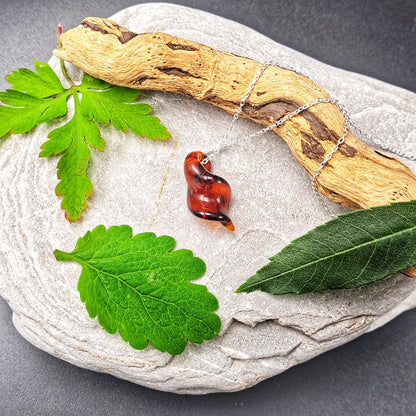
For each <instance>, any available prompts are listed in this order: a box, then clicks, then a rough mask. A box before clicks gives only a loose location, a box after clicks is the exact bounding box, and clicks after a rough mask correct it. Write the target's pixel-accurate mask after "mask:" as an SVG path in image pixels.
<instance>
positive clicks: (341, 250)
mask: <svg viewBox="0 0 416 416" xmlns="http://www.w3.org/2000/svg"><path fill="white" fill-rule="evenodd" d="M269 260H270V263H268V264H267V265H266V266H264V267H263V268H261V269H260V270H258V271H257V273H256V274H255V275H254V276H252V277H250V278H249V279H248V280H247V281H246V282H245V283H243V284H242V285H241V286H240V287H239V288H238V289H237V292H252V291H254V290H262V291H264V292H269V293H271V294H273V295H282V294H285V293H297V294H304V293H309V292H319V291H323V290H329V289H349V288H356V287H360V286H364V285H367V284H369V283H372V282H375V281H377V280H380V279H384V278H385V277H387V276H390V275H391V274H393V273H397V272H400V271H402V270H404V269H407V268H409V267H413V266H415V265H416V201H410V202H399V203H394V204H391V205H386V206H381V207H375V208H371V209H365V210H360V211H355V212H350V213H348V214H344V215H340V216H339V217H337V218H336V219H334V220H331V221H329V222H327V223H325V224H323V225H321V226H319V227H316V228H315V229H313V230H312V231H309V232H308V233H307V234H305V235H303V236H302V237H300V238H298V239H296V240H294V241H293V242H292V243H290V244H289V245H288V246H286V247H285V248H284V249H283V250H281V251H280V252H279V253H278V254H276V255H275V256H273V257H271V258H270V259H269Z"/></svg>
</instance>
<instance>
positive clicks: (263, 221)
mask: <svg viewBox="0 0 416 416" xmlns="http://www.w3.org/2000/svg"><path fill="white" fill-rule="evenodd" d="M114 19H115V20H116V21H118V22H119V23H120V24H121V25H123V26H127V27H128V28H130V29H131V30H133V31H136V32H150V31H156V30H158V31H165V32H168V33H170V34H173V35H176V36H180V37H184V38H188V39H191V40H195V41H198V42H202V43H205V44H207V45H210V46H212V47H215V48H217V49H222V50H227V51H230V52H233V53H236V54H239V55H244V56H248V57H251V58H253V59H256V60H258V61H265V60H269V59H272V60H275V61H278V62H280V63H282V64H284V65H285V64H287V65H290V66H293V67H296V68H299V69H300V70H301V71H302V72H303V73H305V74H307V75H310V76H311V77H312V78H313V79H315V80H316V81H317V82H318V83H319V84H320V85H322V86H323V87H324V88H326V89H327V90H328V91H329V92H330V93H331V94H332V95H333V96H334V97H336V98H338V99H340V100H341V101H342V102H343V103H344V104H345V105H346V107H347V108H348V109H349V111H350V113H351V116H352V118H353V119H354V120H355V121H357V122H358V123H360V124H361V125H363V126H365V128H366V130H367V131H369V132H371V133H372V134H374V135H376V136H378V137H386V140H389V141H391V143H392V142H393V141H395V142H396V143H398V145H399V146H400V147H401V148H402V149H409V150H410V147H411V144H412V142H414V139H415V138H416V135H415V134H416V122H415V120H414V118H412V117H409V114H415V111H416V99H415V94H413V93H410V92H408V91H405V90H402V89H400V88H397V87H393V86H391V85H388V84H385V83H382V82H379V81H376V80H373V79H370V78H367V77H364V76H361V75H357V74H353V73H348V72H346V71H342V70H339V69H335V68H332V67H329V66H327V65H324V64H321V63H319V62H317V61H315V60H313V59H311V58H308V57H306V56H305V55H302V54H299V53H297V52H294V51H293V50H290V49H288V48H286V47H284V46H282V45H279V44H277V43H275V42H274V41H272V40H270V39H268V38H266V37H264V36H262V35H260V34H258V33H256V32H254V31H252V30H250V29H248V28H247V27H245V26H242V25H239V24H237V23H234V22H231V21H227V20H224V19H221V18H219V17H216V16H213V15H209V14H206V13H203V12H200V11H196V10H191V9H185V8H180V7H178V6H172V5H163V4H154V5H150V4H148V5H142V6H137V7H133V8H130V9H126V10H125V11H122V12H120V13H118V14H117V15H116V16H114ZM219 26H220V27H221V28H222V30H221V33H219V32H218V30H216V28H217V27H219ZM51 63H52V64H53V65H54V66H55V68H57V61H56V60H55V59H52V60H51ZM142 98H143V99H144V100H145V101H146V102H148V103H150V104H151V105H152V106H153V107H154V109H155V112H156V113H157V115H158V116H159V117H160V118H161V120H162V121H163V123H164V124H165V125H167V126H168V128H169V130H170V131H171V133H172V135H173V140H172V141H171V142H166V143H163V144H162V143H158V144H155V143H153V142H147V141H145V140H141V139H137V138H136V137H133V136H132V135H130V134H127V135H124V134H121V133H119V132H117V131H115V130H114V129H112V128H108V129H104V137H105V138H106V141H107V149H106V152H105V153H104V154H94V155H93V163H92V165H91V169H90V177H91V178H92V181H93V185H94V196H93V198H91V200H90V203H89V209H88V211H87V212H86V213H85V214H84V218H83V220H82V221H80V222H79V223H77V224H74V225H69V224H68V223H67V222H66V221H65V219H64V218H63V212H62V211H61V210H60V208H59V203H60V201H59V198H57V197H56V196H55V195H54V187H55V184H56V179H55V178H56V160H44V159H39V158H37V154H38V149H39V146H40V144H41V143H42V142H43V141H44V140H45V137H46V134H47V132H48V131H49V130H48V129H47V128H46V127H44V126H41V127H39V128H37V129H36V131H35V132H34V133H33V134H29V135H24V136H21V137H14V138H12V139H10V140H7V141H4V142H2V143H1V144H0V163H1V166H2V172H3V175H2V178H1V187H2V193H1V196H0V198H1V204H2V211H3V212H4V213H5V215H4V216H3V217H2V219H1V231H0V232H1V235H0V241H1V243H0V251H1V253H2V256H1V258H0V261H1V265H2V266H3V267H2V273H3V274H2V279H1V281H0V294H1V296H3V297H4V298H5V299H6V300H7V301H8V303H9V305H10V306H11V308H12V309H13V311H14V315H13V322H14V324H15V326H16V328H17V329H18V330H19V331H20V332H21V333H22V335H23V336H24V337H25V338H27V339H28V340H29V341H30V342H31V343H33V344H34V345H36V346H38V347H39V348H41V349H43V350H45V351H47V352H49V353H51V354H53V355H55V356H57V357H59V358H62V359H64V360H66V361H69V362H71V363H73V364H76V365H78V366H81V367H85V368H89V369H93V370H96V371H103V372H107V373H110V374H114V375H116V376H118V377H121V378H124V379H128V380H131V381H133V382H135V383H139V384H142V385H146V386H149V387H152V388H157V389H161V390H167V391H175V392H180V393H194V394H196V393H208V392H215V391H235V390H240V389H243V388H246V387H248V386H251V385H253V384H255V383H257V382H259V381H261V380H263V379H265V378H267V377H270V376H272V375H274V374H277V373H279V372H281V371H284V370H285V369H287V368H289V367H291V366H293V365H295V364H297V363H300V362H303V361H305V360H308V359H310V358H312V357H313V356H316V355H318V354H320V353H322V352H324V351H327V350H328V349H331V348H333V347H335V346H337V345H341V344H343V343H345V342H347V341H349V340H351V339H353V338H355V337H357V336H359V335H360V334H363V333H365V332H368V331H370V330H372V329H374V328H376V327H378V326H380V325H382V324H384V323H385V322H387V321H388V320H390V319H392V318H393V317H394V316H396V315H397V314H399V313H400V312H402V311H403V310H406V309H409V308H411V307H413V306H415V302H416V283H415V282H414V281H413V280H411V279H409V278H407V277H405V276H403V275H396V276H393V277H391V278H388V279H386V280H384V281H383V282H379V283H377V284H374V285H371V286H368V287H365V288H361V289H358V290H353V291H344V292H327V293H322V294H315V295H307V296H302V297H296V296H291V295H288V296H282V297H278V298H276V297H272V296H269V295H267V294H264V293H252V294H249V295H246V294H239V295H236V294H234V293H233V291H234V290H235V288H236V287H238V285H239V284H241V283H242V282H243V281H244V280H245V279H246V278H247V277H248V276H249V275H251V274H252V273H253V272H255V271H256V270H257V269H258V268H259V267H260V266H261V265H263V264H264V263H265V262H266V260H267V258H268V257H269V256H270V255H272V254H274V253H276V252H277V251H278V250H279V249H280V248H282V247H283V246H284V245H286V243H287V242H288V241H290V240H291V239H293V238H295V237H297V236H299V235H301V234H303V233H304V232H306V231H307V230H309V229H311V228H312V227H314V226H315V225H317V224H320V223H322V222H324V221H325V220H327V219H328V214H327V213H326V211H325V210H324V209H323V207H322V206H321V204H320V203H319V201H317V200H316V198H315V196H314V195H313V193H312V192H311V190H310V186H309V180H308V177H307V175H306V174H305V173H304V172H303V171H302V169H301V168H300V167H299V166H298V165H297V163H296V161H295V160H294V158H293V156H292V155H291V154H290V152H289V151H288V150H287V149H286V147H285V145H284V143H283V142H282V141H281V140H279V138H278V137H277V136H276V135H274V134H272V133H271V134H270V135H267V136H264V137H263V138H262V139H261V140H258V141H256V142H252V143H249V144H243V145H241V146H239V147H237V148H233V149H230V150H227V151H224V152H223V153H222V154H221V156H220V157H219V158H218V159H216V160H215V164H214V169H215V172H216V173H218V174H220V175H222V176H224V177H225V178H227V180H228V181H229V182H230V183H231V186H232V189H233V194H234V200H233V205H232V207H231V211H230V215H231V217H232V218H233V221H234V223H235V224H236V227H237V230H236V232H235V233H234V234H232V235H231V234H228V233H224V230H223V229H222V228H221V227H208V226H207V225H206V224H205V223H201V222H200V221H199V220H197V219H196V218H194V217H192V216H191V215H190V214H189V212H188V210H187V208H186V205H185V198H184V194H185V184H184V181H183V178H182V175H183V174H182V163H183V159H184V157H185V155H186V154H187V153H188V152H189V151H191V150H195V149H201V150H205V149H207V148H210V147H212V145H213V144H214V143H216V141H217V140H218V139H219V137H221V135H222V132H223V131H224V130H225V129H226V128H227V126H228V123H229V121H230V116H228V115H227V114H225V113H222V112H221V111H220V110H218V109H216V108H213V107H210V106H209V105H206V104H202V103H199V102H195V101H192V100H190V99H187V98H184V97H180V96H175V95H172V94H163V93H153V92H152V93H143V94H142ZM213 120H215V123H213ZM48 128H49V129H50V126H48ZM257 129H258V127H257V126H255V125H254V124H253V123H250V122H246V121H240V122H239V125H238V128H237V129H236V132H238V133H239V134H241V135H246V134H249V133H251V132H253V131H256V130H257ZM201 132H203V133H202V134H201ZM397 132H400V134H399V135H398V134H397ZM386 133H387V134H386ZM175 140H176V141H177V143H178V145H177V149H176V151H175V152H173V141H175ZM28 142H30V144H29V145H28ZM97 153H98V152H97ZM172 154H173V156H172ZM275 155H278V158H276V156H275ZM260 161H261V163H260ZM406 163H407V164H408V165H409V166H410V167H411V168H413V169H414V168H415V166H414V163H413V164H412V163H408V162H406ZM165 177H166V178H167V180H166V185H165V187H164V192H163V195H162V198H161V200H160V205H159V204H158V202H159V199H158V194H159V190H160V186H161V182H162V181H163V179H164V178H165ZM271 178H273V180H270V179H271ZM133 182H134V187H133V186H131V184H132V183H133ZM293 184H296V186H294V185H293ZM138 189H139V190H141V192H140V193H139V192H138V191H137V190H138ZM269 195H271V197H270V196H269ZM339 212H341V210H339ZM143 213H147V214H145V215H144V214H143ZM153 218H154V219H155V220H154V221H153ZM99 223H104V224H105V225H107V226H109V225H113V224H121V223H128V224H130V225H131V226H132V227H133V230H134V232H135V233H137V232H142V231H153V232H155V233H156V234H158V235H160V234H169V235H172V236H173V237H174V238H175V239H176V241H177V243H178V248H180V247H187V248H191V249H192V250H193V251H194V254H195V255H197V256H200V257H201V258H203V259H204V260H205V261H206V263H207V273H206V274H205V276H204V277H203V278H202V279H200V280H199V282H200V283H202V284H205V285H207V286H208V288H209V290H210V291H211V292H213V293H214V294H215V295H216V296H217V298H218V299H219V303H220V308H219V310H218V314H219V315H220V317H221V319H222V322H223V326H222V331H221V334H220V336H219V337H217V338H215V339H214V340H212V341H209V342H205V343H204V344H202V345H192V344H189V345H188V347H187V349H186V350H185V352H184V354H182V355H181V356H177V357H171V356H169V355H168V354H162V353H159V352H158V351H155V350H154V349H153V348H152V347H148V348H147V349H145V350H143V351H136V350H133V349H131V348H130V347H129V346H128V345H127V344H125V343H124V342H123V341H122V340H121V338H120V337H119V336H118V335H115V336H111V335H109V334H107V333H105V332H104V331H103V330H102V329H101V328H100V327H99V325H98V324H97V322H96V321H95V320H91V319H89V318H88V315H87V313H86V311H85V308H84V306H83V305H82V303H81V302H80V301H79V295H78V293H77V291H76V283H77V279H78V275H79V267H78V266H77V265H75V264H74V265H71V264H58V263H56V261H55V259H54V257H53V254H52V253H53V250H54V249H55V248H60V249H63V250H69V249H71V247H73V245H74V244H75V241H76V239H77V237H79V236H81V235H83V234H84V233H85V231H86V230H88V229H91V228H93V227H94V226H95V225H97V224H99ZM6 276H13V277H14V279H13V280H12V281H10V279H6V278H5V277H6Z"/></svg>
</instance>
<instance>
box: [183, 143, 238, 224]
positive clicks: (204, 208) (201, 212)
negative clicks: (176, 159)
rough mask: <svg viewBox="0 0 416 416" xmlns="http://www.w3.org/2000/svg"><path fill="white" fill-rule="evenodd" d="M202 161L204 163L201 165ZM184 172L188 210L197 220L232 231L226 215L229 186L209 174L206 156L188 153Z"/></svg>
mask: <svg viewBox="0 0 416 416" xmlns="http://www.w3.org/2000/svg"><path fill="white" fill-rule="evenodd" d="M202 161H204V162H205V163H204V164H202ZM184 170H185V179H186V182H187V184H188V196H187V203H188V208H189V210H190V211H191V212H192V213H193V214H194V215H196V216H197V217H199V218H202V219H204V220H210V221H219V222H220V223H221V224H222V225H224V227H226V228H227V229H228V230H230V231H234V229H235V227H234V224H233V223H232V221H231V219H230V218H229V217H228V215H227V213H228V207H229V205H230V201H231V188H230V185H229V184H228V182H227V181H226V180H225V179H223V178H221V177H219V176H217V175H213V174H212V173H211V172H210V170H211V162H210V161H209V159H208V160H207V156H206V155H205V154H204V153H202V152H198V151H197V152H191V153H189V154H188V156H186V158H185V163H184Z"/></svg>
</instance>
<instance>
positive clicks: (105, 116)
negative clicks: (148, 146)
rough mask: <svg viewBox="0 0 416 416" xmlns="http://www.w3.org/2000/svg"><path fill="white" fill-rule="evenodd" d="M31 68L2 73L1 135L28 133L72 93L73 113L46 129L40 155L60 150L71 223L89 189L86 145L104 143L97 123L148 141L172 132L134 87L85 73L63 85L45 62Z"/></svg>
mask: <svg viewBox="0 0 416 416" xmlns="http://www.w3.org/2000/svg"><path fill="white" fill-rule="evenodd" d="M35 70H36V72H33V71H31V70H29V69H26V68H23V69H19V70H18V71H13V72H12V73H11V74H10V75H8V76H7V77H6V79H7V81H8V82H9V83H10V84H11V86H12V88H13V89H9V90H6V91H5V92H3V93H0V101H1V102H3V103H4V104H5V105H0V137H3V136H5V135H7V134H21V133H26V132H28V131H30V130H31V129H33V128H34V127H35V126H36V125H38V124H41V123H44V122H48V121H51V120H54V119H56V118H59V117H62V116H64V115H65V114H66V113H67V99H68V97H70V96H72V97H73V99H74V115H73V117H72V118H71V120H69V121H68V122H67V123H66V124H64V125H63V126H61V127H59V128H57V129H55V130H53V131H51V132H50V133H49V135H48V138H49V140H47V141H46V142H45V143H43V144H42V146H41V149H42V150H41V152H40V154H39V156H41V157H49V156H53V155H58V154H61V159H60V161H59V163H58V179H59V180H60V182H59V183H58V185H57V186H56V194H57V195H59V196H63V199H62V204H61V205H62V208H63V209H64V210H65V216H66V218H67V219H68V220H69V221H71V222H73V221H76V220H77V219H79V218H80V217H81V215H82V211H83V210H85V209H86V207H87V198H88V197H89V196H91V194H92V184H91V181H90V179H89V178H88V176H87V168H88V163H89V159H90V156H91V154H90V150H89V147H92V148H94V149H98V150H101V151H103V150H104V147H105V141H104V139H103V138H102V137H101V135H100V131H99V128H98V126H97V124H96V123H104V124H107V125H109V124H112V125H113V126H114V127H115V128H117V129H119V130H122V131H124V132H127V131H128V130H129V129H130V130H131V131H133V132H134V133H135V134H136V135H138V136H141V137H148V138H149V139H152V140H156V139H161V140H166V139H168V138H169V137H170V134H169V132H168V131H167V130H166V128H165V127H164V126H162V125H161V124H160V120H159V119H158V118H156V117H153V116H151V115H149V114H150V112H151V110H152V109H151V107H150V106H149V105H147V104H142V103H136V102H134V101H135V100H136V98H137V95H138V91H137V90H133V89H130V88H125V87H117V86H114V85H111V84H108V83H107V82H104V81H102V80H99V79H96V78H93V77H91V76H90V75H87V74H84V76H83V79H82V82H81V84H80V85H73V86H71V87H70V88H68V89H65V88H64V87H63V86H62V84H61V82H60V81H59V78H58V77H57V75H56V74H55V72H54V71H53V70H52V68H51V67H50V66H49V65H48V64H47V63H43V62H38V61H35ZM79 96H81V102H80V100H79Z"/></svg>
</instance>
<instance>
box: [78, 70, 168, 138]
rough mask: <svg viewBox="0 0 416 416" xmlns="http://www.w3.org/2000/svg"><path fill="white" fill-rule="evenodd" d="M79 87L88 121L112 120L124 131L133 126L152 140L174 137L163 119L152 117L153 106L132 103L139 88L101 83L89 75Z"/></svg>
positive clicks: (102, 121)
mask: <svg viewBox="0 0 416 416" xmlns="http://www.w3.org/2000/svg"><path fill="white" fill-rule="evenodd" d="M77 89H78V91H79V92H80V93H81V94H82V99H81V111H82V113H83V115H84V117H86V118H87V119H88V120H93V121H96V122H99V123H104V124H110V123H111V124H112V125H113V126H114V127H115V128H116V129H118V130H121V131H124V132H126V131H127V130H128V129H131V130H132V131H133V132H134V133H135V134H136V135H138V136H141V137H148V138H149V139H152V140H156V139H161V140H166V139H168V138H170V134H169V132H168V131H167V130H166V128H165V127H164V126H162V125H161V124H160V120H159V119H158V118H157V117H153V116H149V113H150V112H151V107H150V106H149V105H147V104H143V103H132V102H133V101H134V100H135V99H136V98H137V95H138V92H137V91H136V90H133V89H131V88H126V87H118V86H114V85H109V84H106V83H103V84H101V82H98V83H97V82H95V81H94V79H93V78H92V77H91V76H89V75H88V76H84V78H83V81H82V83H81V84H80V85H79V87H77Z"/></svg>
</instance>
